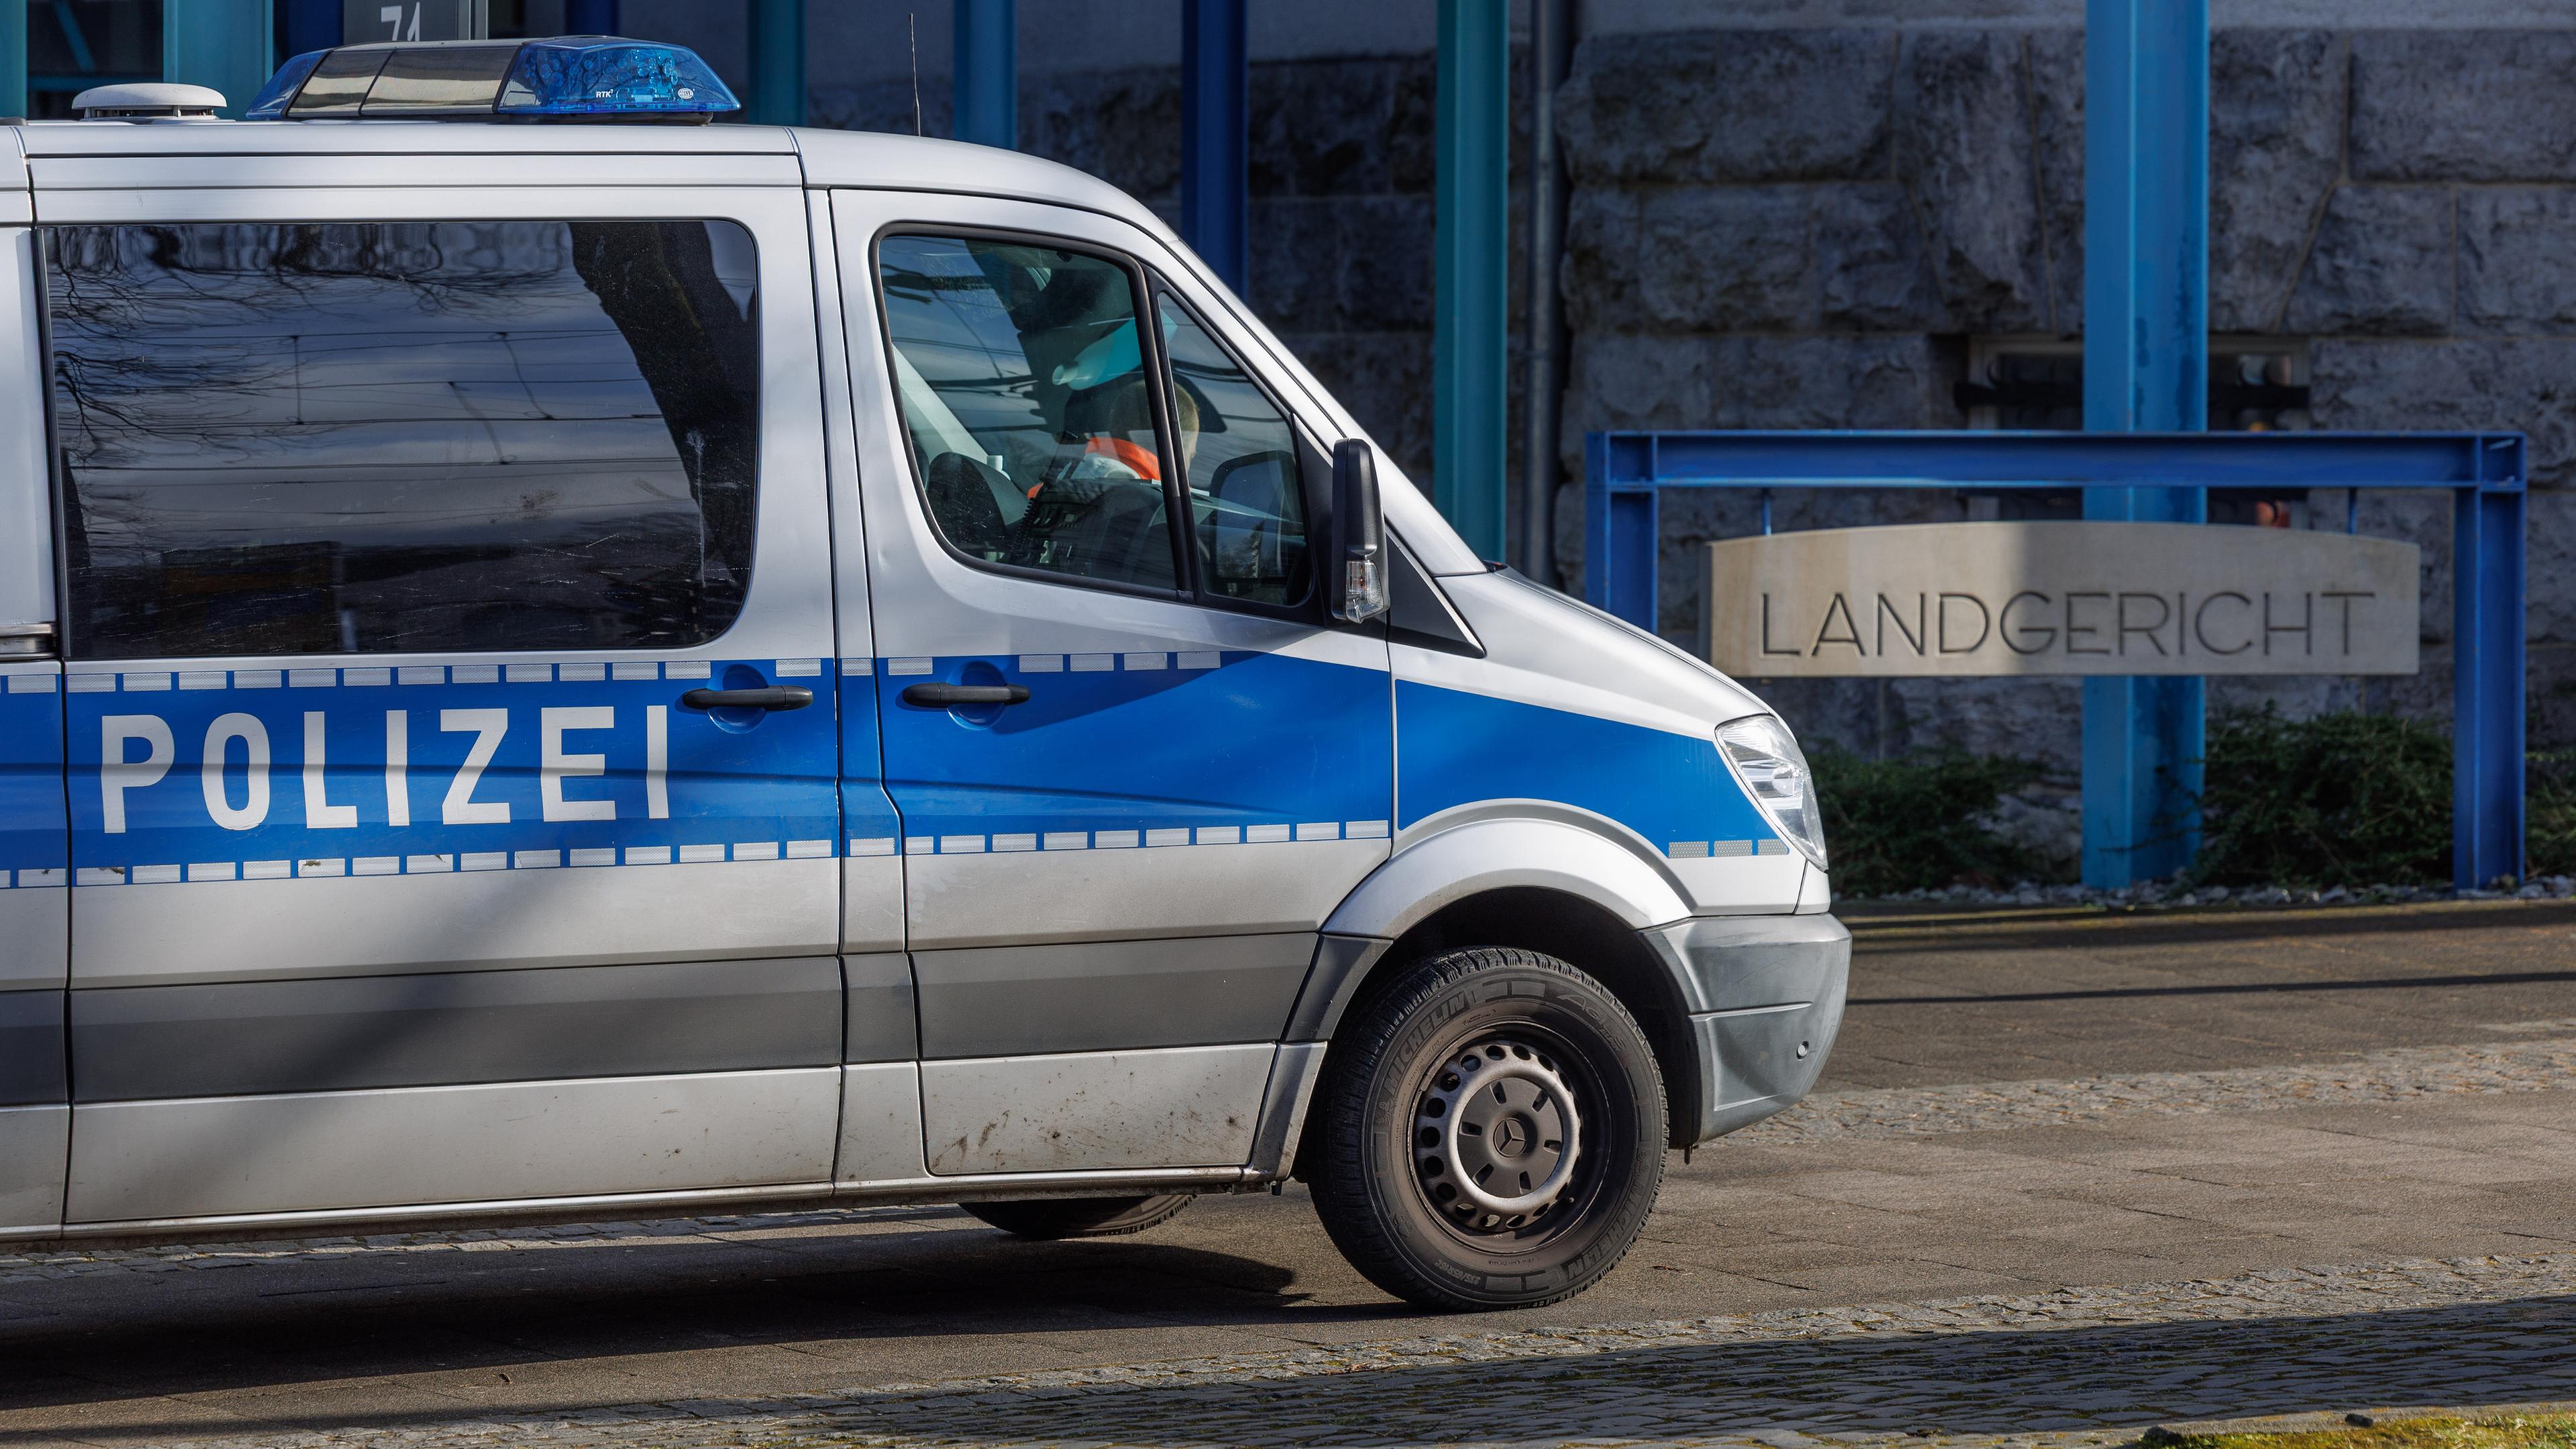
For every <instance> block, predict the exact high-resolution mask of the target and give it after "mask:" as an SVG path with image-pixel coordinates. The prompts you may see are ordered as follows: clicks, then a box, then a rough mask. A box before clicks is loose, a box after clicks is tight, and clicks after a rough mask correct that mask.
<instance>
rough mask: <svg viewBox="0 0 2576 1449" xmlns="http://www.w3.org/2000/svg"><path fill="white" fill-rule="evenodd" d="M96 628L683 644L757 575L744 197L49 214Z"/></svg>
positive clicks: (80, 599) (85, 584)
mask: <svg viewBox="0 0 2576 1449" xmlns="http://www.w3.org/2000/svg"><path fill="white" fill-rule="evenodd" d="M45 243H46V259H47V287H48V294H49V298H50V301H51V314H50V323H51V327H52V337H53V348H54V358H53V362H54V416H55V437H56V441H57V443H58V444H59V446H60V447H61V449H62V469H63V479H64V489H65V492H66V495H67V496H66V507H65V510H64V512H65V529H66V532H67V534H68V537H69V548H68V564H69V571H70V578H71V609H70V625H71V641H72V647H73V648H74V649H75V650H76V651H77V652H78V653H80V654H81V655H83V656H86V657H90V658H136V657H141V656H148V655H224V654H290V653H295V654H300V653H336V652H355V653H372V652H392V651H456V650H486V649H500V650H508V649H581V648H671V647H676V646H685V645H690V644H697V643H702V642H704V641H706V640H708V639H711V638H713V637H715V636H716V635H718V634H720V633H722V632H723V631H724V630H725V628H726V627H727V626H729V625H730V624H731V623H732V622H733V620H734V617H735V615H737V614H738V613H739V612H740V611H741V608H742V600H743V593H744V590H745V588H746V587H747V585H748V583H749V580H750V565H751V540H752V523H753V474H754V457H755V444H756V441H757V435H758V425H759V407H758V380H759V366H760V363H759V347H758V334H759V322H758V308H757V305H756V298H755V293H754V285H753V284H754V276H755V268H754V265H753V249H752V242H751V237H750V234H749V233H747V232H745V231H744V230H743V229H742V228H741V227H739V226H736V225H734V224H733V223H731V222H700V221H676V222H523V221H512V222H441V223H398V224H360V225H327V226H301V225H297V226H258V225H220V226H218V225H204V226H83V227H57V228H53V229H50V230H49V231H48V232H47V233H46V237H45Z"/></svg>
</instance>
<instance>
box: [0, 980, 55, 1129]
mask: <svg viewBox="0 0 2576 1449" xmlns="http://www.w3.org/2000/svg"><path fill="white" fill-rule="evenodd" d="M70 1080H71V1079H70V1077H69V1075H68V1074H67V1071H66V1065H65V1059H64V1055H63V993H61V992H60V991H0V1107H39V1106H48V1105H51V1104H53V1103H56V1102H60V1101H62V1100H63V1093H64V1091H65V1089H66V1084H67V1083H69V1081H70Z"/></svg>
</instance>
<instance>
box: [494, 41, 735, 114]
mask: <svg viewBox="0 0 2576 1449" xmlns="http://www.w3.org/2000/svg"><path fill="white" fill-rule="evenodd" d="M493 109H494V110H495V111H497V112H498V113H499V114H501V115H504V116H605V115H630V116H631V115H646V114H650V115H713V114H715V113H716V112H718V111H738V110H741V109H742V102H740V101H737V100H735V99H734V98H733V92H732V91H729V90H727V89H725V83H724V82H723V81H720V80H718V79H716V73H715V72H714V71H712V70H709V69H708V68H707V63H706V62H705V61H703V60H700V59H698V53H697V52H696V51H694V50H691V49H689V48H688V47H687V46H685V45H656V44H653V43H651V42H649V41H642V40H617V39H613V38H611V37H609V36H604V35H575V36H563V37H560V38H557V39H554V40H531V41H529V42H528V43H527V44H525V45H523V46H520V47H519V61H518V64H516V65H513V66H512V67H510V79H509V81H508V82H507V83H506V84H504V85H503V86H502V87H501V101H500V104H499V105H497V106H495V107H494V108H493Z"/></svg>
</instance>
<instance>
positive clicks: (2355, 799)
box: [2189, 705, 2451, 887]
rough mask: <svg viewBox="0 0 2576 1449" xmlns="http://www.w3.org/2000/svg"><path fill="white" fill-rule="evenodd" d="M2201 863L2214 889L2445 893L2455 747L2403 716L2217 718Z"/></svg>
mask: <svg viewBox="0 0 2576 1449" xmlns="http://www.w3.org/2000/svg"><path fill="white" fill-rule="evenodd" d="M2204 770H2205V778H2204V781H2203V785H2202V789H2201V796H2200V806H2201V849H2200V859H2199V860H2198V861H2197V862H2196V863H2195V864H2194V865H2193V867H2192V869H2191V871H2190V872H2189V878H2190V879H2191V880H2192V881H2193V882H2195V883H2206V884H2215V885H2231V886H2232V885H2272V884H2280V885H2290V886H2321V887H2322V886H2338V885H2341V886H2366V885H2380V884H2388V885H2426V886H2432V885H2444V884H2447V883H2448V882H2449V881H2450V878H2451V742H2450V740H2449V739H2448V738H2446V737H2445V736H2444V735H2443V734H2442V733H2441V732H2440V731H2438V730H2436V729H2434V728H2433V727H2432V726H2430V725H2428V724H2425V723H2423V722H2422V721H2420V720H2412V719H2405V718H2402V717H2400V716H2397V715H2383V714H2355V713H2350V712H2343V713H2336V714H2322V715H2318V716H2316V717H2315V718H2313V719H2304V720H2292V719H2284V718H2282V717H2281V715H2280V713H2279V712H2278V711H2277V710H2274V709H2273V708H2271V707H2270V706H2268V705H2267V706H2265V707H2264V708H2262V709H2260V710H2249V711H2238V712H2233V713H2229V714H2223V715H2219V716H2216V717H2214V718H2212V719H2211V720H2210V722H2209V748H2208V759H2207V763H2206V765H2205V766H2204Z"/></svg>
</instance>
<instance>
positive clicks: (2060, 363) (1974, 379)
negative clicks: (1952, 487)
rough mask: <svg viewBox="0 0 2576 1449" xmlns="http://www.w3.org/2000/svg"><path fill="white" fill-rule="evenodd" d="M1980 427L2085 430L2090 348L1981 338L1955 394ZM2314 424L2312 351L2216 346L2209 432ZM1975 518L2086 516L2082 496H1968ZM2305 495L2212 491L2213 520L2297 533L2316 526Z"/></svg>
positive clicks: (2236, 343)
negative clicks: (2310, 375)
mask: <svg viewBox="0 0 2576 1449" xmlns="http://www.w3.org/2000/svg"><path fill="white" fill-rule="evenodd" d="M1954 396H1955V398H1956V400H1957V402H1958V405H1959V410H1960V411H1961V412H1963V413H1965V414H1967V418H1968V426H1969V427H1972V428H2009V429H2038V430H2053V429H2065V430H2069V431H2071V430H2074V429H2078V428H2081V427H2083V426H2084V344H2083V342H2082V341H2080V340H2076V339H2068V338H2057V337H1979V338H1974V339H1972V340H1971V341H1970V342H1969V344H1968V376H1967V378H1966V379H1965V380H1964V381H1962V382H1960V383H1959V384H1958V386H1957V388H1956V389H1955V392H1954ZM2309 426H2310V422H2309V417H2308V344H2307V343H2306V342H2305V341H2302V340H2298V339H2292V338H2281V337H2212V338H2211V339H2209V427H2210V430H2211V431H2212V432H2243V433H2263V432H2304V431H2306V430H2307V428H2308V427H2309ZM1961 502H1962V503H1963V504H1964V505H1965V506H1966V509H1967V516H1968V517H1969V518H1972V519H1996V518H2081V517H2083V516H2084V502H2083V498H2082V496H2081V495H2080V494H2078V493H2077V492H2076V491H2074V490H2072V489H2069V490H2067V491H2065V492H2063V493H2041V492H2010V493H1975V492H1968V493H1963V494H1962V495H1961ZM2307 511H2308V500H2307V499H2306V498H2305V497H2304V496H2300V497H2290V498H2278V497H2274V496H2272V495H2271V494H2269V493H2267V492H2265V491H2264V490H2261V489H2249V488H2213V489H2211V490H2210V494H2209V521H2210V522H2212V523H2238V524H2254V525H2258V526H2268V527H2275V528H2298V527H2305V526H2306V524H2307Z"/></svg>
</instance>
